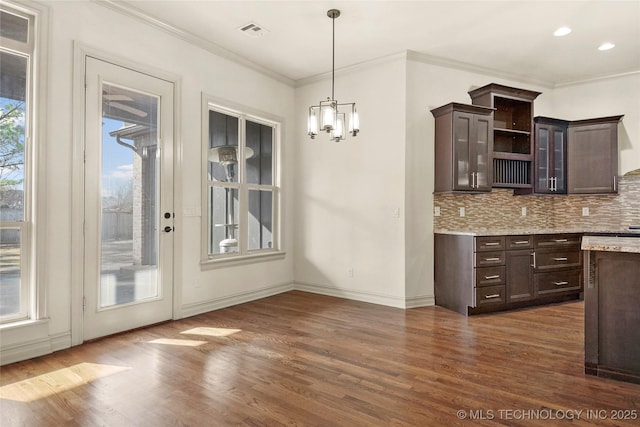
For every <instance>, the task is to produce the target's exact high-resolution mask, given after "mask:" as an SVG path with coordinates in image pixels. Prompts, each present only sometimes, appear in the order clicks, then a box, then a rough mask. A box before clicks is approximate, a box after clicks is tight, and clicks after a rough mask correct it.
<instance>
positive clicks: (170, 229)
mask: <svg viewBox="0 0 640 427" xmlns="http://www.w3.org/2000/svg"><path fill="white" fill-rule="evenodd" d="M173 230H174V228H173V227H171V226H170V225H167V226H166V227H165V228H164V232H165V233H171V232H172V231H173Z"/></svg>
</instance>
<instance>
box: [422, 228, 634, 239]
mask: <svg viewBox="0 0 640 427" xmlns="http://www.w3.org/2000/svg"><path fill="white" fill-rule="evenodd" d="M433 232H434V233H435V234H457V235H463V236H517V235H524V234H569V233H582V234H585V235H588V234H589V233H597V234H629V230H628V229H627V230H602V229H597V230H595V229H594V230H589V229H586V230H585V229H584V228H510V229H482V228H478V229H474V230H447V229H438V228H436V229H434V230H433ZM637 234H638V237H640V233H637Z"/></svg>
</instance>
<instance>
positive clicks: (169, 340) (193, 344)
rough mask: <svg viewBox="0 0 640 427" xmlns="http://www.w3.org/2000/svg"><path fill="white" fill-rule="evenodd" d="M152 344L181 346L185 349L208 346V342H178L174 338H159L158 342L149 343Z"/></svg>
mask: <svg viewBox="0 0 640 427" xmlns="http://www.w3.org/2000/svg"><path fill="white" fill-rule="evenodd" d="M149 343H150V344H165V345H179V346H183V347H198V346H200V345H202V344H206V343H207V342H206V341H196V340H177V339H172V338H158V339H157V340H153V341H149Z"/></svg>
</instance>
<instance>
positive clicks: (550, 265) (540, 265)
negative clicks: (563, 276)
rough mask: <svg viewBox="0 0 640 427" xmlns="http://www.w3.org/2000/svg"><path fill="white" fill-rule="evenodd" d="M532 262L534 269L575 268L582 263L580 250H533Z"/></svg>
mask: <svg viewBox="0 0 640 427" xmlns="http://www.w3.org/2000/svg"><path fill="white" fill-rule="evenodd" d="M533 263H534V267H535V269H536V271H544V270H557V269H561V268H577V267H580V266H581V265H582V252H580V251H535V252H534V255H533Z"/></svg>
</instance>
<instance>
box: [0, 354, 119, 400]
mask: <svg viewBox="0 0 640 427" xmlns="http://www.w3.org/2000/svg"><path fill="white" fill-rule="evenodd" d="M129 369H131V368H128V367H124V366H113V365H101V364H97V363H79V364H77V365H73V366H70V367H68V368H64V369H59V370H57V371H53V372H48V373H46V374H42V375H38V376H37V377H33V378H29V379H26V380H22V381H19V382H17V383H13V384H7V385H5V386H2V387H0V399H6V400H14V401H16V402H25V403H28V402H33V401H35V400H38V399H42V398H45V397H49V396H52V395H54V394H56V393H61V392H64V391H67V390H71V389H72V388H75V387H79V386H82V385H85V384H88V383H90V382H92V381H95V380H97V379H100V378H104V377H107V376H109V375H113V374H117V373H118V372H122V371H128V370H129Z"/></svg>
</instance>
